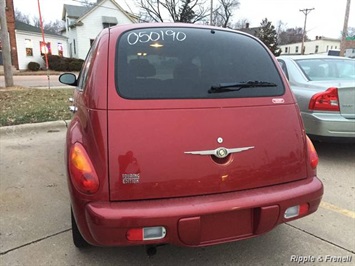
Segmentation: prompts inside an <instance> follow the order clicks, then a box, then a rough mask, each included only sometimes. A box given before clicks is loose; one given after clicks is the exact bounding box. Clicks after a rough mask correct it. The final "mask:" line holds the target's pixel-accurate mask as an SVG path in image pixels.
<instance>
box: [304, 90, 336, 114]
mask: <svg viewBox="0 0 355 266" xmlns="http://www.w3.org/2000/svg"><path fill="white" fill-rule="evenodd" d="M308 108H309V109H310V110H322V111H339V110H340V109H339V97H338V89H337V88H329V89H327V90H326V91H322V92H319V93H316V94H314V95H313V96H312V98H311V100H310V102H309V106H308Z"/></svg>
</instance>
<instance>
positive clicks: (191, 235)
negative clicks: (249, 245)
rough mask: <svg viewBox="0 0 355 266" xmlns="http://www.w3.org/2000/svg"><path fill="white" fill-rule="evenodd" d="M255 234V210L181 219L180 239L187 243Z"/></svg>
mask: <svg viewBox="0 0 355 266" xmlns="http://www.w3.org/2000/svg"><path fill="white" fill-rule="evenodd" d="M251 235H253V210H252V209H244V210H235V211H228V212H222V213H215V214H208V215H202V216H198V217H190V218H184V219H180V221H179V236H180V240H181V241H182V242H184V243H185V244H187V245H209V244H213V243H218V242H228V241H231V240H234V239H238V238H246V237H248V236H251Z"/></svg>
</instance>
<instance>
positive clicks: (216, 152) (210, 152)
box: [184, 146, 255, 158]
mask: <svg viewBox="0 0 355 266" xmlns="http://www.w3.org/2000/svg"><path fill="white" fill-rule="evenodd" d="M254 148H255V146H249V147H242V148H231V149H227V148H224V147H219V148H217V149H215V150H202V151H185V152H184V153H185V154H192V155H215V156H217V157H218V158H225V157H227V156H228V155H229V154H231V153H238V152H242V151H247V150H250V149H254ZM220 151H227V153H226V154H223V153H222V154H221V153H220Z"/></svg>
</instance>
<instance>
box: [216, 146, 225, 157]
mask: <svg viewBox="0 0 355 266" xmlns="http://www.w3.org/2000/svg"><path fill="white" fill-rule="evenodd" d="M216 156H217V157H218V158H225V157H227V156H228V151H227V149H226V148H218V149H217V151H216Z"/></svg>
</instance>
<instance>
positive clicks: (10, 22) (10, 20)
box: [5, 0, 19, 69]
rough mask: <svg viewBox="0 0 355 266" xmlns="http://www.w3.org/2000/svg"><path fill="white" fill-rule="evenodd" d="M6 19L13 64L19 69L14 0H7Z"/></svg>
mask: <svg viewBox="0 0 355 266" xmlns="http://www.w3.org/2000/svg"><path fill="white" fill-rule="evenodd" d="M5 2H6V8H5V12H6V20H7V29H8V31H9V39H10V48H11V62H12V65H13V66H14V67H15V68H16V69H19V66H18V57H17V47H16V34H15V9H14V2H13V0H6V1H5Z"/></svg>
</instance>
